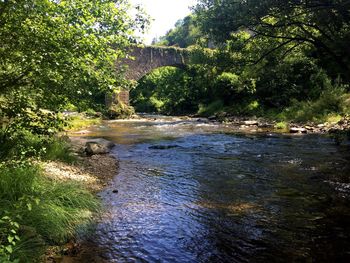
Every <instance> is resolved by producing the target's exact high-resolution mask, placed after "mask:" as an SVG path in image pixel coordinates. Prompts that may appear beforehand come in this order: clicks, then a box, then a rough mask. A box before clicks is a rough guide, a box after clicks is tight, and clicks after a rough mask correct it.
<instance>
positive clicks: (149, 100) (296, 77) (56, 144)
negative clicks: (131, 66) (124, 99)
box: [0, 0, 350, 263]
mask: <svg viewBox="0 0 350 263" xmlns="http://www.w3.org/2000/svg"><path fill="white" fill-rule="evenodd" d="M129 9H130V5H129V4H128V1H125V0H95V1H90V0H61V1H55V0H26V1H22V0H0V58H1V59H0V262H4V263H5V262H31V261H33V262H35V261H38V259H39V258H40V255H42V254H43V252H44V251H45V249H46V248H47V247H48V246H49V245H57V244H64V243H65V242H67V240H69V239H70V238H72V237H73V236H74V235H75V234H76V232H77V229H82V228H83V227H82V225H87V224H88V222H89V220H90V219H91V217H92V216H91V215H92V213H93V212H94V211H96V210H98V209H99V202H98V200H97V199H96V198H95V197H94V196H93V195H92V194H91V193H89V192H88V191H86V190H84V189H83V188H82V187H79V186H77V185H72V184H69V183H62V182H52V181H50V180H49V179H47V178H45V177H44V176H42V169H41V167H40V165H39V161H41V160H61V161H64V162H74V161H75V159H74V158H75V157H74V156H73V155H72V154H71V153H70V151H69V145H68V144H67V142H66V141H65V140H64V139H62V138H59V137H58V136H56V134H57V132H59V131H61V130H62V129H63V128H64V127H65V125H66V120H65V119H64V118H63V116H62V114H61V113H60V112H62V111H64V110H78V111H89V112H93V111H103V110H104V96H105V93H106V92H107V93H108V92H113V91H114V90H117V89H120V88H121V87H129V86H130V85H129V83H128V82H127V81H126V80H125V79H124V78H123V76H122V75H116V72H115V71H114V67H113V66H114V63H115V61H116V60H117V59H120V58H123V57H125V55H126V48H127V47H128V46H130V45H131V44H132V43H136V42H138V41H139V40H137V39H136V38H135V37H134V36H133V35H134V32H135V30H140V31H142V30H143V29H145V28H146V27H147V24H148V23H149V20H148V17H147V15H145V14H144V13H143V12H142V10H140V9H138V13H137V14H136V15H134V16H130V14H129V11H128V10H129ZM349 43H350V1H346V0H337V1H336V0H329V1H304V0H300V1H282V0H275V1H270V0H263V1H262V0H253V1H238V0H199V1H198V4H197V5H196V6H195V7H194V9H193V13H192V14H191V15H190V16H188V17H186V18H184V19H183V20H181V21H179V22H178V23H177V24H176V27H175V28H174V29H172V30H170V31H169V32H168V33H167V34H166V36H164V37H162V38H161V39H159V40H156V41H155V44H156V45H169V46H177V47H181V48H188V49H189V50H190V51H191V54H192V55H191V60H192V61H193V64H192V65H190V66H188V67H187V68H186V69H185V70H184V69H178V68H171V67H169V68H168V67H165V68H160V69H157V70H154V71H153V72H152V73H150V74H149V75H147V76H145V77H144V78H143V79H142V80H141V81H140V83H139V85H138V86H137V87H136V88H134V89H133V90H132V97H133V103H134V105H135V107H136V109H137V110H138V111H147V112H158V113H163V114H200V115H212V114H215V113H217V112H223V111H224V112H227V113H229V114H233V115H255V116H265V117H270V118H275V119H279V120H294V121H314V122H324V121H327V120H330V119H337V118H339V117H340V116H343V115H346V114H350V96H349V94H348V92H349V81H350V77H349V76H350V45H349Z"/></svg>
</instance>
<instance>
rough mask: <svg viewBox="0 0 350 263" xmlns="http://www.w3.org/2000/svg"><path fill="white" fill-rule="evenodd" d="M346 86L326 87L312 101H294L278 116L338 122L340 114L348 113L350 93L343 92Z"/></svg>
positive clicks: (291, 118) (298, 120)
mask: <svg viewBox="0 0 350 263" xmlns="http://www.w3.org/2000/svg"><path fill="white" fill-rule="evenodd" d="M345 90H346V87H344V86H336V87H332V88H329V89H326V90H324V91H323V92H322V94H321V95H320V97H319V98H318V99H317V100H314V101H296V100H295V101H294V102H293V104H292V105H291V106H290V107H288V108H286V109H284V110H283V111H282V112H281V113H280V114H279V115H278V117H279V118H280V119H284V120H289V121H297V122H305V121H313V122H316V123H324V122H332V121H333V122H338V121H339V120H340V116H344V115H348V114H350V103H349V102H350V95H349V94H347V93H346V92H345Z"/></svg>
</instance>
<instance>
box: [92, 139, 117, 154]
mask: <svg viewBox="0 0 350 263" xmlns="http://www.w3.org/2000/svg"><path fill="white" fill-rule="evenodd" d="M85 147H86V148H85V151H86V153H87V154H88V155H95V154H106V153H109V152H110V150H111V149H112V148H113V147H114V143H113V142H110V141H107V140H105V139H91V140H88V141H87V142H86V143H85Z"/></svg>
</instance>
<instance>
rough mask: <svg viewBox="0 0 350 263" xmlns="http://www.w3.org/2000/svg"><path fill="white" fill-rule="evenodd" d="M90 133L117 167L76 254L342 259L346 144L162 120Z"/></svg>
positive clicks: (348, 227) (349, 209)
mask: <svg viewBox="0 0 350 263" xmlns="http://www.w3.org/2000/svg"><path fill="white" fill-rule="evenodd" d="M93 135H94V136H98V137H104V138H106V139H109V140H112V141H114V142H115V143H117V146H116V147H115V148H114V150H113V154H115V155H116V156H117V158H118V159H119V161H120V168H119V172H118V175H117V176H116V177H115V179H114V180H113V182H112V183H111V185H110V186H109V187H108V188H107V189H105V190H104V191H103V192H102V193H100V196H101V197H102V199H103V201H104V203H105V205H106V207H107V213H106V214H105V215H102V219H101V221H100V222H99V224H98V225H97V229H96V232H95V234H94V235H93V238H90V240H89V241H88V243H89V249H86V251H85V252H84V255H83V258H84V259H81V260H82V261H84V260H85V261H86V262H174V263H176V262H181V263H182V262H350V202H349V201H350V184H349V182H350V165H349V163H350V162H349V160H350V149H349V146H346V145H343V146H337V145H336V144H335V143H334V142H333V141H332V140H331V139H330V138H327V137H321V136H311V135H308V136H306V135H304V136H288V135H278V134H268V133H260V134H259V133H238V132H235V131H234V130H232V129H231V128H229V127H226V126H224V125H219V124H207V123H202V122H197V121H193V120H187V121H186V120H180V119H172V118H160V119H159V118H158V119H156V120H152V121H140V120H138V121H125V122H122V121H118V122H109V123H108V125H107V126H105V127H99V128H98V129H96V130H95V131H94V134H93ZM85 261H84V262H85Z"/></svg>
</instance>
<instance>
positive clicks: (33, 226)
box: [0, 163, 99, 262]
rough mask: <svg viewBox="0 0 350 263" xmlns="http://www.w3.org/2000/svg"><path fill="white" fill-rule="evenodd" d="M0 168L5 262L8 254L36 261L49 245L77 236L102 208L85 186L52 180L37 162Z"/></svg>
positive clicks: (1, 242) (0, 236)
mask: <svg viewBox="0 0 350 263" xmlns="http://www.w3.org/2000/svg"><path fill="white" fill-rule="evenodd" d="M0 168H1V170H0V230H1V229H5V230H3V231H1V232H0V259H1V260H3V261H5V259H6V257H7V258H8V260H10V261H11V260H15V259H19V260H20V262H34V261H35V260H36V259H38V258H39V256H40V255H41V253H42V252H43V251H44V249H45V247H46V246H48V245H58V244H63V243H65V242H67V241H68V240H69V239H70V238H73V237H74V236H75V234H76V231H77V229H78V228H80V229H81V227H82V225H87V224H88V223H89V222H91V220H92V213H93V212H96V211H98V209H99V201H98V200H97V199H96V198H95V197H94V196H93V195H92V194H91V193H90V192H89V191H88V190H85V189H84V188H83V187H82V186H81V185H78V184H72V183H61V182H55V181H52V180H51V179H48V178H46V177H45V176H43V175H42V172H41V169H40V167H38V166H37V165H32V164H29V163H17V164H14V163H13V164H8V163H7V164H5V163H2V164H1V167H0ZM4 218H5V219H4ZM1 219H3V220H1ZM17 225H18V227H16V226H17ZM12 236H13V237H15V236H16V239H13V240H12ZM17 237H18V238H17ZM10 241H11V242H10ZM2 247H3V248H5V250H4V251H1V248H2Z"/></svg>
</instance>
